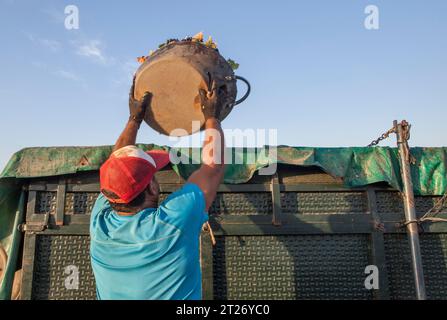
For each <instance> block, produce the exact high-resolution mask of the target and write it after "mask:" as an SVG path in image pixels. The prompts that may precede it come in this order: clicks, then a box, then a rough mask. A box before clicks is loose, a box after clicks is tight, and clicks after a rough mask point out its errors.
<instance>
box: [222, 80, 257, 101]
mask: <svg viewBox="0 0 447 320" xmlns="http://www.w3.org/2000/svg"><path fill="white" fill-rule="evenodd" d="M226 79H227V80H241V81H243V82H244V83H245V84H246V85H247V92H245V94H244V96H243V97H242V98H240V99H239V100H237V101H236V102H235V103H233V107H234V106H236V105H238V104H240V103H242V102H244V100H245V99H247V98H248V96H249V95H250V91H251V86H250V82H248V80H247V79H245V78H244V77H241V76H236V75H234V76H228V77H227V78H226Z"/></svg>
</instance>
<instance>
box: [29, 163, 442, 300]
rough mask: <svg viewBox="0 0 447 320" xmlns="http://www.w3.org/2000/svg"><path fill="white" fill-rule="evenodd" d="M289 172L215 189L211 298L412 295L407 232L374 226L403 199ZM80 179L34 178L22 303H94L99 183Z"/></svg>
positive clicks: (429, 270)
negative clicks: (371, 277) (376, 281)
mask: <svg viewBox="0 0 447 320" xmlns="http://www.w3.org/2000/svg"><path fill="white" fill-rule="evenodd" d="M292 173H293V172H289V176H287V177H282V178H281V177H280V179H276V180H275V179H274V178H272V180H271V185H272V189H271V190H269V188H268V187H266V184H265V183H266V181H267V180H266V179H264V180H262V181H261V182H259V181H258V182H255V183H254V185H253V186H251V185H249V184H247V185H245V186H244V185H240V186H237V188H231V186H225V188H224V192H219V193H218V195H217V198H216V200H215V201H214V203H213V205H212V207H211V208H210V210H209V213H210V215H211V219H210V221H211V223H212V224H213V223H214V225H213V228H214V230H215V232H216V238H217V245H216V247H214V248H211V245H209V246H208V247H203V246H202V254H203V255H205V256H206V258H205V259H204V260H203V261H202V263H203V265H202V267H203V269H202V272H203V274H204V284H205V286H204V287H205V288H206V287H209V294H208V295H207V297H209V298H213V297H214V298H217V299H371V298H373V295H374V297H375V298H383V297H385V298H388V291H389V295H390V296H391V298H392V299H414V297H415V295H414V283H413V278H412V271H411V264H410V251H409V246H408V242H407V239H406V236H405V234H396V233H392V234H389V233H381V232H378V231H377V230H376V229H374V226H375V223H376V221H375V219H377V216H379V217H381V218H384V217H385V216H386V215H387V214H391V215H389V216H388V217H387V218H391V217H392V218H393V219H394V218H396V216H395V214H396V213H398V214H401V215H402V219H403V204H402V199H401V197H400V195H399V193H398V192H393V191H390V190H389V189H386V188H384V189H380V190H377V189H369V190H368V192H366V190H359V189H354V190H348V189H344V188H341V187H340V186H329V185H324V186H322V189H321V190H319V189H318V183H320V182H321V181H320V180H321V177H317V178H315V179H314V178H312V177H313V176H314V175H313V174H311V175H303V176H296V177H294V176H293V174H292ZM320 175H321V176H323V174H320ZM279 176H281V172H279ZM86 178H87V180H88V183H87V184H86V185H82V182H81V180H82V179H80V180H79V181H78V180H76V184H73V182H67V183H66V181H69V180H64V179H63V178H62V179H59V177H58V178H57V179H53V180H51V182H48V183H46V182H44V181H43V182H42V181H40V182H39V183H38V184H36V185H35V187H34V189H32V188H31V189H30V192H29V196H28V205H27V210H28V211H27V224H28V223H29V228H30V229H28V231H27V235H26V237H25V247H27V248H28V253H27V255H26V258H27V259H24V269H23V270H24V275H25V278H27V277H28V278H29V279H31V278H32V281H29V282H28V283H32V286H31V285H28V286H26V287H27V288H28V289H26V292H25V296H26V297H27V298H33V299H94V298H95V296H96V294H95V283H94V278H93V275H92V271H91V266H90V257H89V237H88V222H89V213H90V212H91V210H92V207H93V205H94V203H95V201H96V197H97V195H98V194H99V193H98V190H97V189H95V188H94V187H92V184H94V183H96V182H95V181H97V178H95V177H93V178H92V177H86ZM95 179H96V180H95ZM170 181H171V180H170ZM172 181H174V180H172ZM172 181H171V182H170V183H171V184H169V185H167V186H165V188H164V189H163V188H162V189H163V190H164V191H163V192H164V193H162V194H161V195H160V201H163V200H164V199H165V198H166V197H167V196H168V195H169V193H167V191H168V190H169V191H172V190H175V185H172V183H177V182H178V181H177V180H175V181H174V182H172ZM278 181H281V183H279V182H278ZM331 181H332V180H331ZM297 182H299V183H300V184H299V185H298V183H297ZM70 183H71V184H70ZM179 183H180V182H179ZM287 183H291V184H290V185H287ZM306 183H307V184H308V185H307V186H305V185H304V184H306ZM309 183H310V184H317V185H310V184H309ZM327 183H329V182H327ZM331 183H334V182H333V181H332V182H331ZM178 187H179V188H180V187H181V184H179V185H178ZM42 190H46V191H42ZM61 190H62V191H61ZM56 191H57V192H56ZM65 191H68V192H65ZM280 191H282V192H280ZM64 193H65V194H64ZM371 194H372V196H371ZM272 199H275V206H273V201H272ZM438 199H439V197H416V198H415V202H416V209H417V212H418V214H419V215H421V214H422V213H425V212H426V211H427V210H429V209H430V208H431V207H432V206H433V204H434V203H435V202H436V201H437V200H438ZM374 202H375V203H374ZM376 206H377V212H376V210H375V207H376ZM443 212H447V208H445V209H444V211H443ZM45 213H50V214H51V216H49V217H47V216H46V215H44V214H45ZM344 213H348V214H347V215H343V214H344ZM376 213H378V215H377V214H376ZM298 215H311V216H306V217H305V216H301V217H299V216H298ZM273 221H274V222H275V225H273V224H272V222H273ZM383 221H384V222H385V223H388V224H387V229H386V231H385V232H400V231H401V230H400V229H396V228H395V227H392V226H394V225H395V222H398V221H395V220H391V219H388V220H387V219H383ZM58 223H59V224H58ZM39 224H40V225H39ZM44 224H48V225H44ZM39 226H43V227H42V229H39ZM388 226H389V228H393V230H389V228H388ZM441 226H442V225H441V224H437V225H436V229H435V231H433V229H429V228H428V227H427V228H426V229H425V230H426V231H427V232H429V233H427V234H422V235H421V250H422V258H423V264H424V273H425V275H426V287H427V293H428V298H430V299H446V297H447V233H433V232H446V231H445V230H446V229H443V228H442V227H441ZM36 230H37V231H36ZM34 232H36V236H35V237H36V238H34ZM27 239H28V240H29V241H28V240H27ZM34 239H35V243H34ZM34 244H35V247H34ZM24 258H25V255H24ZM33 259H34V260H33ZM374 263H377V265H378V266H379V268H380V270H381V271H380V272H382V273H381V274H382V275H385V277H381V279H382V280H381V281H382V282H381V289H380V290H371V291H369V290H366V289H365V287H364V281H365V277H366V275H365V273H364V270H365V267H366V266H367V265H370V264H374ZM69 266H76V267H77V268H78V271H79V277H80V279H79V288H78V289H77V290H75V289H70V287H69V288H67V287H66V286H65V281H66V279H67V277H69V274H68V273H66V272H67V271H66V268H67V267H69ZM33 267H34V268H33ZM68 272H70V271H68ZM386 276H387V277H386ZM385 278H387V279H385ZM383 279H385V280H383ZM382 285H383V286H382ZM31 287H32V289H31ZM388 287H389V288H388ZM388 289H389V290H388Z"/></svg>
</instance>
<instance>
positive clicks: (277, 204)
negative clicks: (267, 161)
mask: <svg viewBox="0 0 447 320" xmlns="http://www.w3.org/2000/svg"><path fill="white" fill-rule="evenodd" d="M270 191H271V193H272V205H273V217H272V224H273V225H275V226H280V225H281V224H282V223H281V190H280V185H279V180H278V174H277V173H275V174H274V175H272V181H271V184H270Z"/></svg>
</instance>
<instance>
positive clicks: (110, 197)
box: [90, 78, 225, 300]
mask: <svg viewBox="0 0 447 320" xmlns="http://www.w3.org/2000/svg"><path fill="white" fill-rule="evenodd" d="M134 87H135V78H134V82H133V85H132V87H131V90H130V95H129V107H130V117H129V120H128V122H127V124H126V127H125V129H124V131H123V132H122V133H121V135H120V136H119V138H118V140H117V142H116V144H115V147H114V149H113V152H112V154H111V155H110V157H109V159H108V160H107V161H106V162H105V163H104V164H103V165H102V167H101V169H100V187H101V194H100V195H99V197H98V199H97V200H96V203H95V205H94V207H93V210H92V214H91V222H90V236H91V243H90V254H91V263H92V268H93V273H94V276H95V280H96V291H97V297H98V299H163V300H164V299H176V300H180V299H193V300H198V299H201V282H202V277H201V270H200V261H199V235H200V231H201V228H202V225H203V224H204V223H205V222H207V221H208V214H207V211H208V208H209V207H210V205H211V203H212V202H213V200H214V198H215V197H216V192H217V189H218V186H219V184H220V182H221V181H222V178H223V173H224V155H223V153H224V134H223V131H222V128H221V125H220V122H219V114H220V112H221V109H222V106H223V101H224V98H223V96H225V94H224V93H223V92H220V91H219V90H218V89H217V88H216V86H215V84H213V85H211V87H210V88H208V90H207V91H205V90H202V89H201V90H199V92H198V95H199V97H200V101H201V105H202V111H203V115H204V117H205V124H204V128H205V141H204V145H203V149H202V150H204V152H203V154H202V164H201V166H200V168H199V169H198V170H197V171H195V172H194V173H193V174H192V175H191V176H190V177H189V179H188V180H187V182H186V183H185V184H184V186H183V187H181V188H180V189H178V190H177V191H175V192H173V193H171V194H170V195H169V196H168V197H167V199H166V200H164V201H163V202H161V203H159V201H158V200H159V194H160V190H159V185H158V182H157V180H156V179H155V176H154V175H155V172H157V171H158V170H160V169H162V168H163V167H164V166H166V165H167V164H168V163H169V154H168V153H167V152H164V151H156V150H152V151H149V152H144V151H143V150H141V149H139V148H137V147H136V146H135V140H136V136H137V131H138V129H139V127H140V124H141V122H142V120H143V119H144V115H145V112H146V109H147V108H148V106H150V101H151V94H150V93H148V92H147V93H146V94H145V96H144V97H143V99H142V100H141V101H137V100H136V99H135V98H134Z"/></svg>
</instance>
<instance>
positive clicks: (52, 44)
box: [25, 32, 62, 52]
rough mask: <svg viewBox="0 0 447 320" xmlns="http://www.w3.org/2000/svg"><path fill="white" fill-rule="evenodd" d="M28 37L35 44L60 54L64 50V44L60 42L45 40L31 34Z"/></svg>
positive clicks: (27, 34)
mask: <svg viewBox="0 0 447 320" xmlns="http://www.w3.org/2000/svg"><path fill="white" fill-rule="evenodd" d="M25 34H26V36H27V37H28V39H29V40H30V41H31V42H32V43H34V44H38V45H41V46H43V47H45V48H47V49H49V50H51V51H53V52H58V51H60V50H61V48H62V44H61V43H60V42H59V41H56V40H51V39H44V38H39V37H37V36H35V35H33V34H31V33H26V32H25Z"/></svg>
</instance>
